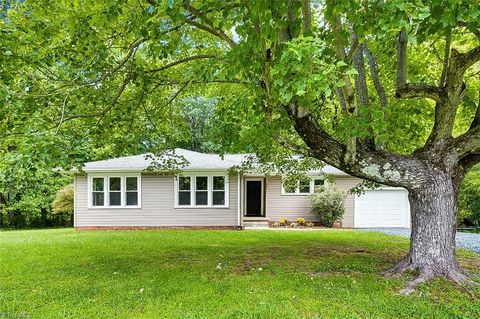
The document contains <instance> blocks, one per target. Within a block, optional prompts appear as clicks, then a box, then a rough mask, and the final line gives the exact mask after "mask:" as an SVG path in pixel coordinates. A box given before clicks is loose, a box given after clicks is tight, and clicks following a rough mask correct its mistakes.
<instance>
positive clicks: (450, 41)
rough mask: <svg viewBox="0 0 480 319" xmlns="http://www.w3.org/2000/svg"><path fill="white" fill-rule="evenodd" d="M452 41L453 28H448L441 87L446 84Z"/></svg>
mask: <svg viewBox="0 0 480 319" xmlns="http://www.w3.org/2000/svg"><path fill="white" fill-rule="evenodd" d="M451 43H452V29H448V31H447V35H446V37H445V51H444V56H443V68H442V75H441V76H440V83H439V87H442V86H444V85H445V80H446V78H447V71H448V61H449V59H450V45H451Z"/></svg>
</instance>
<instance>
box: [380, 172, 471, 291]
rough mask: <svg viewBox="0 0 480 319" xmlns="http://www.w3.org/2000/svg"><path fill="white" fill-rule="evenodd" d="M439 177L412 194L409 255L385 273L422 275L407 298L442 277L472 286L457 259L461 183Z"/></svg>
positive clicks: (414, 282)
mask: <svg viewBox="0 0 480 319" xmlns="http://www.w3.org/2000/svg"><path fill="white" fill-rule="evenodd" d="M439 175H440V174H438V175H437V176H435V178H429V179H427V180H425V182H422V185H420V186H419V187H415V189H411V190H410V191H409V200H410V210H411V217H412V233H411V236H410V240H411V243H410V251H409V253H408V255H407V256H406V257H405V258H404V259H403V260H402V261H400V262H399V263H398V264H397V265H396V266H395V267H393V268H392V269H391V270H388V271H387V272H386V274H387V275H391V276H394V277H399V276H401V275H402V274H403V273H404V272H405V271H407V270H418V271H419V276H418V277H417V278H415V279H414V280H412V281H410V282H409V283H408V284H407V287H406V288H405V289H403V290H402V293H404V294H409V293H411V292H412V291H414V289H415V286H416V285H418V284H420V283H422V282H424V281H426V280H429V279H431V278H433V277H435V276H443V277H446V278H449V279H451V280H453V281H454V282H456V283H466V282H471V281H470V280H469V279H468V278H467V277H466V276H465V274H464V273H463V271H462V269H461V268H460V266H459V265H458V263H457V260H456V258H455V234H456V216H457V204H456V202H457V195H458V189H459V182H458V181H455V182H454V181H452V178H450V177H444V176H439Z"/></svg>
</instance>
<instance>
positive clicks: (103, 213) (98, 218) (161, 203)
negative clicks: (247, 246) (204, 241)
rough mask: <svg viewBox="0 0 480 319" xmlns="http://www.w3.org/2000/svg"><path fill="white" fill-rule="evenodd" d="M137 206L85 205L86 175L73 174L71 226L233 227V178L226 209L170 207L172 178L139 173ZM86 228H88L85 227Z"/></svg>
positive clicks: (235, 207)
mask: <svg viewBox="0 0 480 319" xmlns="http://www.w3.org/2000/svg"><path fill="white" fill-rule="evenodd" d="M141 183H142V186H141V196H142V198H141V208H90V209H89V208H88V205H87V204H88V203H87V201H88V193H87V192H88V190H87V188H88V185H87V176H82V175H77V176H76V177H75V183H74V185H75V204H74V207H75V217H74V218H75V227H79V228H84V227H92V226H93V227H94V226H97V227H98V226H114V227H122V226H124V227H150V226H176V227H181V226H199V227H202V226H237V225H238V200H237V197H238V191H237V185H238V183H237V177H230V182H229V184H228V185H229V187H230V189H229V207H228V208H214V207H213V208H212V207H208V208H174V207H173V206H174V177H173V176H157V175H142V178H141ZM85 229H88V228H85Z"/></svg>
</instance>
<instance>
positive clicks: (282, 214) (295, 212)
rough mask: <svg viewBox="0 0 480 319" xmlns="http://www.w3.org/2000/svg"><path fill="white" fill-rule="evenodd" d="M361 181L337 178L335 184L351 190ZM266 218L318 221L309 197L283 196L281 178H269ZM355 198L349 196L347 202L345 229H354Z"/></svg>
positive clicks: (343, 221) (343, 222) (350, 178)
mask: <svg viewBox="0 0 480 319" xmlns="http://www.w3.org/2000/svg"><path fill="white" fill-rule="evenodd" d="M360 181H361V179H359V178H355V177H336V179H335V184H336V186H337V187H338V188H341V189H346V190H348V189H350V188H352V187H354V186H355V185H357V184H358V183H360ZM266 201H267V203H266V217H267V218H268V219H269V220H272V221H275V220H279V219H280V218H287V219H288V220H292V221H293V220H295V219H296V218H298V217H303V218H305V219H306V220H309V221H315V220H317V218H316V216H315V215H314V214H312V212H311V205H310V200H309V198H308V195H307V196H305V195H282V179H281V177H280V176H273V177H268V178H267V185H266ZM353 213H354V196H353V195H348V197H347V199H346V200H345V215H344V217H343V220H342V225H343V227H346V228H350V227H353Z"/></svg>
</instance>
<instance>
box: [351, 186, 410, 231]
mask: <svg viewBox="0 0 480 319" xmlns="http://www.w3.org/2000/svg"><path fill="white" fill-rule="evenodd" d="M408 214H409V212H408V201H407V193H406V191H405V190H370V191H366V193H365V194H363V195H360V196H357V197H356V199H355V227H408V226H409V225H408Z"/></svg>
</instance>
